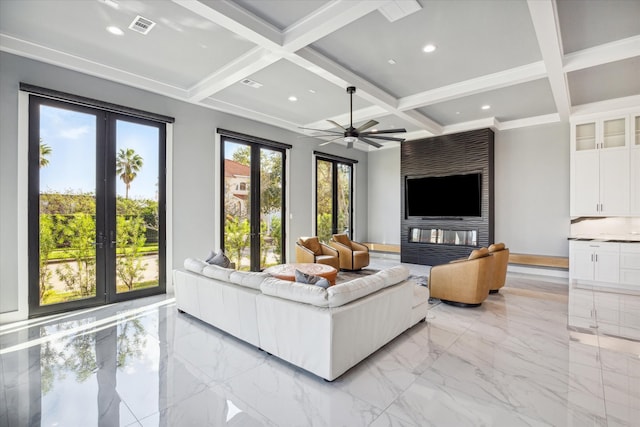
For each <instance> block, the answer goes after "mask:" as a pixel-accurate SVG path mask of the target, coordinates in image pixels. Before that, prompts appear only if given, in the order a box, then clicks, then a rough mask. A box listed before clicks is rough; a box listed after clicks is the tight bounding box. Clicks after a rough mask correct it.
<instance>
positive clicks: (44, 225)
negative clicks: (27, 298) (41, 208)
mask: <svg viewBox="0 0 640 427" xmlns="http://www.w3.org/2000/svg"><path fill="white" fill-rule="evenodd" d="M55 247H56V238H55V232H54V222H53V218H52V217H51V215H47V214H44V215H40V261H39V264H40V274H39V276H40V277H39V281H40V302H41V303H45V302H46V294H47V291H48V290H49V289H50V288H51V286H50V285H49V279H50V278H51V271H50V270H49V267H48V264H49V255H50V254H51V251H53V250H54V249H55Z"/></svg>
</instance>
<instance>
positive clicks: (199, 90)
mask: <svg viewBox="0 0 640 427" xmlns="http://www.w3.org/2000/svg"><path fill="white" fill-rule="evenodd" d="M280 58H281V57H280V56H279V55H276V54H274V53H272V52H271V51H270V50H267V49H264V48H261V47H256V48H254V49H252V50H250V51H249V52H247V53H245V54H244V55H242V56H240V57H238V58H236V59H235V60H233V61H231V62H230V63H228V64H227V65H226V66H224V67H222V68H220V69H218V70H216V71H215V72H214V73H212V74H210V75H208V76H207V77H206V78H204V79H202V80H201V81H199V82H198V83H197V84H196V85H195V86H194V87H192V88H191V89H190V90H189V101H192V102H198V101H201V100H203V99H205V98H208V97H210V96H211V95H213V94H215V93H217V92H220V91H221V90H223V89H226V88H227V87H229V86H231V85H233V84H235V83H237V82H239V81H241V80H243V79H245V78H246V77H247V76H250V75H251V74H253V73H255V72H258V71H260V70H262V69H263V68H266V67H268V66H269V65H271V64H273V63H274V62H276V61H278V60H279V59H280Z"/></svg>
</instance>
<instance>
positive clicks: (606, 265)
mask: <svg viewBox="0 0 640 427" xmlns="http://www.w3.org/2000/svg"><path fill="white" fill-rule="evenodd" d="M569 276H570V279H571V281H572V282H574V281H578V282H580V281H583V282H589V283H591V282H597V283H603V284H606V283H611V284H615V283H618V282H619V280H620V244H619V243H613V242H594V241H586V242H582V241H571V242H570V244H569Z"/></svg>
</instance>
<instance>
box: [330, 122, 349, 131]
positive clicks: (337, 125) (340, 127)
mask: <svg viewBox="0 0 640 427" xmlns="http://www.w3.org/2000/svg"><path fill="white" fill-rule="evenodd" d="M327 121H328V122H329V123H331V124H332V125H334V126H335V127H337V128H338V129H342V130H347V129H346V128H344V127H343V126H342V125H340V124H338V123H337V122H334V121H333V120H327Z"/></svg>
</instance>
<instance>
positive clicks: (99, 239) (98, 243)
mask: <svg viewBox="0 0 640 427" xmlns="http://www.w3.org/2000/svg"><path fill="white" fill-rule="evenodd" d="M92 244H93V246H95V247H96V248H100V249H102V248H103V247H104V233H102V231H100V232H99V233H98V235H97V236H96V241H95V242H93V243H92Z"/></svg>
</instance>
